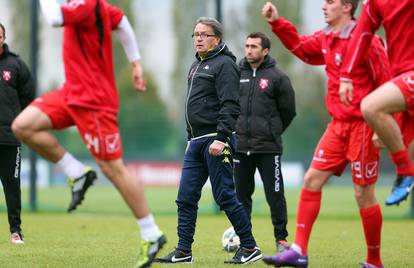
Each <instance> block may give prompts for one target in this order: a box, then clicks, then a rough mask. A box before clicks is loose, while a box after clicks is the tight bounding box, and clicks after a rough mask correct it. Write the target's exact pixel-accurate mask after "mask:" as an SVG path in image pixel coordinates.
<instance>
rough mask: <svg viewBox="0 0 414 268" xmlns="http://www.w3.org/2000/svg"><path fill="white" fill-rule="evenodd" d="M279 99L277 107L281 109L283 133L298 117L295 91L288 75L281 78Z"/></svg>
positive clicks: (277, 99)
mask: <svg viewBox="0 0 414 268" xmlns="http://www.w3.org/2000/svg"><path fill="white" fill-rule="evenodd" d="M279 82H280V84H279V87H278V88H279V92H278V97H277V98H276V105H277V107H278V108H279V113H280V119H281V120H282V124H283V126H282V131H285V130H286V129H287V127H288V126H289V125H290V123H291V122H292V120H293V118H294V117H295V116H296V105H295V91H294V90H293V87H292V84H291V83H290V79H289V77H287V76H286V75H284V76H282V77H281V78H280V81H279Z"/></svg>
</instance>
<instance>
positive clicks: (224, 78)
mask: <svg viewBox="0 0 414 268" xmlns="http://www.w3.org/2000/svg"><path fill="white" fill-rule="evenodd" d="M196 58H197V60H196V61H195V62H194V63H193V64H192V65H191V68H190V72H189V73H188V92H187V100H186V103H185V120H186V124H187V133H188V138H189V139H191V138H196V137H200V136H203V135H207V134H212V133H217V137H216V139H217V140H219V141H222V142H225V141H227V138H229V137H230V136H231V133H232V132H234V131H235V125H236V120H237V117H238V115H239V112H240V106H239V80H240V72H239V68H238V66H237V64H236V57H235V56H234V55H233V53H231V52H230V51H229V49H228V48H227V45H226V44H224V43H220V44H219V45H218V46H217V47H215V48H214V49H213V50H211V51H210V52H209V53H208V55H207V56H206V57H205V58H203V59H201V58H200V57H199V56H198V55H196Z"/></svg>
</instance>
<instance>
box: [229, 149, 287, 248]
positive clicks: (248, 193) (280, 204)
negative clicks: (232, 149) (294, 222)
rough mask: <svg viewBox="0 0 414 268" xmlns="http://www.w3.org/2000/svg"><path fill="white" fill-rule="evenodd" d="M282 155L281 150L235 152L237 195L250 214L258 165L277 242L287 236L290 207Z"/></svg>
mask: <svg viewBox="0 0 414 268" xmlns="http://www.w3.org/2000/svg"><path fill="white" fill-rule="evenodd" d="M280 158H281V155H278V154H251V155H247V154H245V153H236V155H235V160H234V180H235V184H236V193H237V198H238V199H239V200H240V202H242V204H243V206H244V207H245V209H246V211H247V213H248V215H249V217H251V213H252V195H253V192H254V187H255V184H254V173H255V171H256V168H257V169H258V170H259V173H260V177H261V179H262V181H263V188H264V192H265V196H266V201H267V203H268V204H269V207H270V214H271V218H272V224H273V231H274V236H275V240H276V242H277V241H278V240H285V239H286V237H287V236H288V232H287V230H286V225H287V208H286V199H285V191H284V186H283V176H282V169H281V159H280Z"/></svg>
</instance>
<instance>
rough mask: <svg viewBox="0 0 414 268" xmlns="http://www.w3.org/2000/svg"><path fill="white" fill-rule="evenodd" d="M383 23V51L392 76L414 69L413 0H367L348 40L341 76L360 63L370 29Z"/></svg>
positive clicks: (353, 69) (349, 75)
mask: <svg viewBox="0 0 414 268" xmlns="http://www.w3.org/2000/svg"><path fill="white" fill-rule="evenodd" d="M381 24H382V25H383V26H384V29H385V34H386V39H387V45H388V48H387V52H388V57H389V61H390V64H391V72H392V76H394V77H395V76H398V75H399V74H401V73H404V72H407V71H409V70H414V45H413V38H414V1H413V0H367V1H365V3H364V6H363V9H362V13H361V18H360V19H359V21H358V27H357V28H356V30H355V32H354V34H353V35H354V36H353V38H352V39H353V40H352V41H351V42H350V44H349V51H351V53H349V54H348V55H347V57H346V58H345V60H344V68H343V69H342V72H341V77H343V78H348V79H350V78H352V79H354V77H353V73H354V72H355V69H356V68H358V67H357V66H358V65H359V64H361V63H360V62H361V59H362V58H363V57H364V54H365V53H366V50H367V48H368V47H369V45H370V42H371V39H372V36H373V33H374V32H375V31H376V30H377V29H378V28H379V27H380V26H381Z"/></svg>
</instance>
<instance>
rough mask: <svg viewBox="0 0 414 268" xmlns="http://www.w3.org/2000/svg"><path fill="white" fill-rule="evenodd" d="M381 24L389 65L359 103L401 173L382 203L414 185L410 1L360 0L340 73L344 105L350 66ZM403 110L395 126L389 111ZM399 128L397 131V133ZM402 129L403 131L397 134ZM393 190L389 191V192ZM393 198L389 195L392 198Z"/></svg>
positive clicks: (413, 8)
mask: <svg viewBox="0 0 414 268" xmlns="http://www.w3.org/2000/svg"><path fill="white" fill-rule="evenodd" d="M381 25H383V26H384V29H385V34H386V40H387V53H388V57H389V60H390V64H391V68H392V77H393V79H392V80H390V81H389V82H388V83H386V84H384V85H382V86H381V87H380V88H378V90H375V91H374V92H373V93H372V94H370V95H369V96H367V97H366V98H365V99H364V101H363V102H362V103H361V110H362V112H363V114H364V118H365V120H366V121H367V122H368V124H369V125H370V126H371V127H372V128H373V129H374V130H375V132H376V133H377V134H378V136H379V137H380V139H381V140H382V142H383V143H384V144H385V146H386V147H387V148H388V150H389V151H390V154H391V159H392V160H393V162H394V164H395V166H396V167H397V175H398V176H402V177H404V179H403V180H402V181H401V184H400V185H397V187H395V188H394V189H393V192H392V193H391V195H390V196H389V198H391V199H390V200H389V199H388V198H387V201H386V202H387V204H389V205H392V204H398V203H399V202H400V201H402V200H404V199H405V198H407V196H408V194H409V192H410V190H411V189H412V188H413V186H414V166H413V164H412V162H411V161H410V157H409V153H408V150H407V146H408V145H409V143H410V142H411V140H412V139H411V137H413V136H414V134H413V133H412V129H413V127H407V126H406V125H411V124H414V118H413V117H412V116H414V46H413V45H412V38H413V35H414V26H413V25H414V2H413V1H411V0H398V1H397V0H368V1H365V2H364V7H363V9H362V13H361V19H360V22H359V23H358V27H357V29H356V30H355V34H354V36H353V38H352V42H351V43H350V47H349V48H350V49H349V50H350V51H352V53H349V54H348V55H347V57H346V58H345V61H344V66H343V68H342V72H341V89H340V91H341V99H342V100H343V102H344V103H345V104H348V103H349V102H350V101H352V98H353V95H354V94H353V82H354V81H353V79H354V74H355V69H356V68H358V66H359V65H360V64H361V61H362V59H363V57H364V56H363V55H364V54H365V50H366V48H367V47H368V46H369V45H370V43H371V40H372V36H373V34H374V32H375V31H376V30H377V29H378V28H379V27H380V26H381ZM395 112H406V113H407V115H405V116H404V118H405V119H404V120H403V122H400V123H401V124H400V125H401V126H404V128H402V129H400V128H399V125H398V124H397V122H396V121H395V120H394V118H393V116H392V114H393V113H395ZM401 130H402V132H401ZM401 134H402V135H401ZM393 195H394V196H393ZM393 197H394V198H393Z"/></svg>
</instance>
